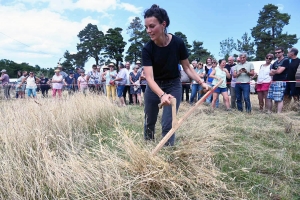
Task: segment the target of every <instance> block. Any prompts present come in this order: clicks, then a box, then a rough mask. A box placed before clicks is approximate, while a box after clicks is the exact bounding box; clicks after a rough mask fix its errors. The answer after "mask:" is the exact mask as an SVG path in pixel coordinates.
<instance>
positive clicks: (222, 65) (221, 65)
mask: <svg viewBox="0 0 300 200" xmlns="http://www.w3.org/2000/svg"><path fill="white" fill-rule="evenodd" d="M225 65H226V61H225V60H222V62H221V64H220V67H222V68H223V67H225Z"/></svg>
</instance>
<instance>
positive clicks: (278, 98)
mask: <svg viewBox="0 0 300 200" xmlns="http://www.w3.org/2000/svg"><path fill="white" fill-rule="evenodd" d="M275 56H276V57H277V60H276V61H275V62H274V63H273V65H272V68H271V71H270V76H273V81H272V83H271V85H270V88H269V91H268V95H267V100H266V104H267V109H268V111H267V112H268V113H271V110H272V100H274V101H275V103H276V104H277V113H281V111H282V107H283V96H284V92H285V88H286V82H284V81H285V80H286V77H287V68H286V66H283V62H284V61H285V60H286V58H285V57H284V49H283V48H282V47H278V48H277V49H275Z"/></svg>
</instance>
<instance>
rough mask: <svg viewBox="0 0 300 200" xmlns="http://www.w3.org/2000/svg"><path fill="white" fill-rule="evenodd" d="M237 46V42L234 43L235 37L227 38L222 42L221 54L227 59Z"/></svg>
mask: <svg viewBox="0 0 300 200" xmlns="http://www.w3.org/2000/svg"><path fill="white" fill-rule="evenodd" d="M235 48H236V44H235V43H234V40H233V38H227V39H225V40H222V41H221V42H220V52H219V56H221V57H223V58H225V59H227V58H228V57H229V56H230V55H231V52H232V51H233V50H234V49H235Z"/></svg>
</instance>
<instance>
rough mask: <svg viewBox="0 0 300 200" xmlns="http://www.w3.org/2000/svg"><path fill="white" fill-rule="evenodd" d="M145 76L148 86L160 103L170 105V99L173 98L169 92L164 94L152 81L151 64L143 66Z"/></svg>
mask: <svg viewBox="0 0 300 200" xmlns="http://www.w3.org/2000/svg"><path fill="white" fill-rule="evenodd" d="M144 71H145V77H146V80H147V83H148V86H149V87H150V88H151V90H152V91H153V92H154V93H155V94H156V95H157V96H158V97H159V98H160V102H161V104H162V105H170V104H171V101H170V99H171V98H173V96H172V95H171V94H166V93H165V92H164V91H163V90H162V89H161V88H160V87H159V86H158V85H157V83H156V82H155V81H154V76H153V67H152V66H144Z"/></svg>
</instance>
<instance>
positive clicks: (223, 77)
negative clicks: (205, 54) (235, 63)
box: [212, 67, 226, 88]
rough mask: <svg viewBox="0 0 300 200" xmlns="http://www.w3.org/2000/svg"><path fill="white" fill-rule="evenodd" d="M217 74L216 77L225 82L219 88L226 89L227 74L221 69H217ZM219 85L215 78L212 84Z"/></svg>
mask: <svg viewBox="0 0 300 200" xmlns="http://www.w3.org/2000/svg"><path fill="white" fill-rule="evenodd" d="M215 70H216V73H215V76H216V77H218V78H220V79H221V80H223V82H222V84H221V85H220V86H219V88H226V72H224V71H223V70H221V68H220V67H215ZM217 83H218V80H217V79H215V78H214V80H213V82H212V84H213V85H216V84H217Z"/></svg>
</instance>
